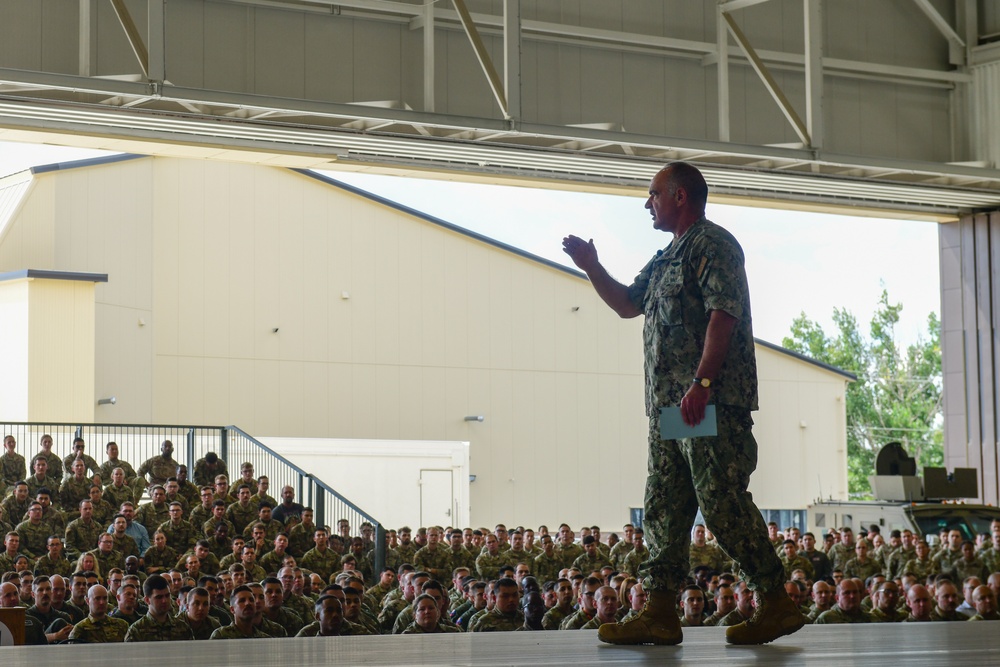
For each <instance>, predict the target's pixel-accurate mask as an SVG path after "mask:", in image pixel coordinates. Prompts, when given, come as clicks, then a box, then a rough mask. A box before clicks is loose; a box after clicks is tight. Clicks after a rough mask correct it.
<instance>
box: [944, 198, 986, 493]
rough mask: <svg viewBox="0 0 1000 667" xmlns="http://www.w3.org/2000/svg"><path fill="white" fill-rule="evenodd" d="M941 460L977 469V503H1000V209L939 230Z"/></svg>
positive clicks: (948, 465) (969, 216) (969, 217)
mask: <svg viewBox="0 0 1000 667" xmlns="http://www.w3.org/2000/svg"><path fill="white" fill-rule="evenodd" d="M938 238H939V248H940V253H941V255H940V256H941V352H942V373H943V379H944V464H945V466H946V467H947V468H949V469H952V468H955V467H968V468H976V469H977V470H978V471H979V488H980V498H979V499H980V500H981V502H984V503H990V504H994V505H996V504H1000V468H998V421H1000V420H998V414H1000V398H998V378H1000V327H998V323H1000V289H994V286H993V281H994V276H996V275H1000V211H994V212H992V213H979V214H975V215H968V216H964V217H963V218H962V219H961V220H960V221H959V222H958V223H952V224H943V225H941V226H940V228H939V236H938Z"/></svg>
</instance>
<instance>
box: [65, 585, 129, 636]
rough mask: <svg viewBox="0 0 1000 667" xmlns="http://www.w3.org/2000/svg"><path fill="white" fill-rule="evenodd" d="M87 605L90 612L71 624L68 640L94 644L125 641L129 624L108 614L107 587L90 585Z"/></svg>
mask: <svg viewBox="0 0 1000 667" xmlns="http://www.w3.org/2000/svg"><path fill="white" fill-rule="evenodd" d="M87 606H88V608H89V610H90V613H89V614H88V615H87V618H85V619H83V620H82V621H80V622H79V623H77V624H76V625H74V626H73V630H72V631H71V632H70V633H69V638H70V640H73V641H79V642H84V643H94V644H104V643H110V642H123V641H125V635H126V634H127V633H128V628H129V624H128V622H127V621H124V620H122V619H120V618H113V617H111V616H108V589H106V588H105V587H104V586H102V585H100V584H96V585H94V586H91V587H90V590H88V591H87Z"/></svg>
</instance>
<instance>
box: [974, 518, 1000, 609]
mask: <svg viewBox="0 0 1000 667" xmlns="http://www.w3.org/2000/svg"><path fill="white" fill-rule="evenodd" d="M994 534H995V533H994ZM972 602H973V604H974V605H975V607H976V613H975V615H974V616H973V617H972V618H970V619H969V620H970V621H1000V613H997V597H996V594H995V593H994V592H993V590H992V589H991V588H990V587H989V586H979V587H978V588H976V590H975V591H973V592H972Z"/></svg>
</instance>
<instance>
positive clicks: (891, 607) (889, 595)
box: [870, 581, 906, 623]
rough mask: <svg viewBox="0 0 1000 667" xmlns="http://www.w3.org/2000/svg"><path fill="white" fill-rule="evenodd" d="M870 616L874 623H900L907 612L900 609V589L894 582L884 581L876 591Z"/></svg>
mask: <svg viewBox="0 0 1000 667" xmlns="http://www.w3.org/2000/svg"><path fill="white" fill-rule="evenodd" d="M874 597H875V599H874V600H873V601H872V602H873V605H872V610H871V612H870V616H871V619H872V623H900V622H902V621H903V620H904V619H905V618H906V612H905V611H903V610H901V609H900V608H899V587H897V586H896V582H894V581H883V582H882V583H881V584H880V585H879V587H878V588H877V589H875V596H874Z"/></svg>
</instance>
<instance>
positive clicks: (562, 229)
mask: <svg viewBox="0 0 1000 667" xmlns="http://www.w3.org/2000/svg"><path fill="white" fill-rule="evenodd" d="M108 154H109V153H105V152H103V151H94V150H86V149H73V148H66V147H61V146H50V145H38V144H19V143H4V142H0V176H3V175H7V174H10V173H13V172H15V171H20V170H22V169H26V168H28V167H31V166H35V165H41V164H49V163H53V162H65V161H70V160H78V159H84V158H89V157H97V156H101V155H108ZM324 173H326V174H327V175H329V176H331V177H333V178H336V179H338V180H341V181H344V182H347V183H350V184H351V185H355V186H357V187H360V188H362V189H365V190H369V191H371V192H374V193H375V194H378V195H381V196H383V197H386V198H388V199H392V200H395V201H397V202H399V203H402V204H405V205H407V206H411V207H413V208H415V209H418V210H420V211H423V212H425V213H429V214H431V215H434V216H437V217H439V218H442V219H444V220H447V221H448V222H451V223H454V224H457V225H460V226H462V227H465V228H467V229H470V230H473V231H475V232H478V233H480V234H484V235H486V236H489V237H491V238H494V239H497V240H499V241H502V242H504V243H508V244H510V245H513V246H516V247H518V248H521V249H523V250H526V251H527V252H530V253H533V254H536V255H539V256H541V257H545V258H546V259H550V260H553V261H556V262H559V263H562V264H565V265H567V266H572V263H571V262H570V260H569V258H568V257H567V256H566V255H565V254H564V253H563V252H562V238H563V237H564V236H566V235H567V234H575V235H577V236H580V237H582V238H584V239H591V238H592V239H594V244H595V245H596V247H597V250H598V254H599V256H600V258H601V262H602V263H603V264H604V266H605V267H606V268H607V269H608V270H609V271H610V272H611V274H612V275H613V276H615V277H616V278H617V279H618V280H620V281H622V282H625V283H628V282H631V279H632V278H633V277H634V276H635V274H636V273H638V271H639V269H641V268H642V266H643V265H644V264H645V263H646V262H647V261H648V260H649V258H650V257H651V256H652V255H653V253H655V252H656V250H657V249H659V248H662V247H665V246H666V245H667V244H668V243H669V242H670V238H671V237H670V235H669V234H666V233H663V232H658V231H655V230H653V229H652V226H651V218H650V216H649V214H648V213H647V211H645V210H644V208H643V205H644V204H645V198H644V197H643V196H640V195H639V194H638V193H637V195H636V196H635V197H625V196H612V195H599V194H587V193H579V192H562V191H557V190H541V189H532V188H525V187H513V186H497V185H479V184H470V183H456V182H446V181H431V180H424V179H416V178H401V177H394V176H376V175H369V174H358V173H350V172H339V171H328V172H324ZM709 202H710V203H709V206H708V211H707V214H708V217H709V219H711V220H713V221H714V222H717V223H719V224H720V225H722V226H723V227H726V228H727V229H729V231H731V232H732V233H733V234H734V235H735V236H736V238H737V239H738V240H739V241H740V243H741V244H742V246H743V250H744V253H745V255H746V258H747V276H748V279H749V282H750V298H751V309H752V312H753V324H754V334H755V335H756V336H757V337H758V338H761V339H763V340H766V341H769V342H772V343H776V344H781V341H782V339H783V338H784V337H786V336H788V334H789V329H790V326H791V323H792V320H793V319H794V318H795V317H797V316H798V315H799V314H800V313H803V312H804V313H805V314H806V315H807V316H808V317H809V318H810V319H812V320H814V321H816V322H818V323H819V324H820V326H822V327H823V329H824V331H826V332H827V333H828V334H832V333H833V332H834V329H833V319H832V315H833V310H834V308H843V309H847V310H848V311H850V312H851V313H853V314H854V315H855V317H856V318H857V320H858V322H859V323H860V324H861V325H862V326H863V329H864V333H865V334H866V335H867V333H868V322H869V321H870V319H871V316H872V313H873V312H874V311H875V308H876V306H877V304H878V299H879V296H880V295H881V293H882V290H883V289H886V290H888V293H889V299H890V302H893V303H902V304H903V310H902V313H901V314H900V323H899V325H898V326H897V329H896V334H897V340H898V341H900V343H902V344H904V345H909V344H912V343H914V342H916V340H917V339H918V336H923V337H926V332H927V316H928V314H929V313H931V312H935V313H938V314H939V315H940V291H939V285H940V274H939V270H938V248H937V224H936V223H928V222H914V221H906V220H882V219H877V218H858V217H849V216H840V215H828V214H820V213H803V212H799V211H781V210H772V209H764V208H751V207H739V206H724V205H715V204H711V194H710V195H709Z"/></svg>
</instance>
